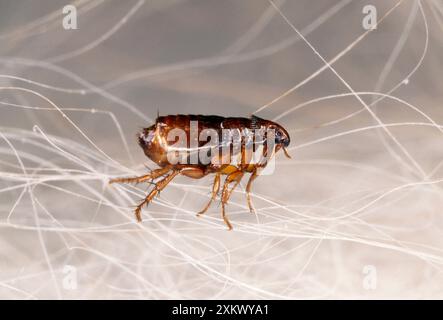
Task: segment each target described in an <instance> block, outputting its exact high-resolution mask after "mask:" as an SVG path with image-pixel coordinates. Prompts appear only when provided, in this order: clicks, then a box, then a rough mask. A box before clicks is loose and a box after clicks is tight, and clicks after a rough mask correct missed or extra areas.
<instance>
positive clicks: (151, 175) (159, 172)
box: [109, 167, 171, 184]
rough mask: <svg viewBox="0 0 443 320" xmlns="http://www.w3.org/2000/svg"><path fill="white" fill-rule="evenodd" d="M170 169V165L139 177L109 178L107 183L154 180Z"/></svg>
mask: <svg viewBox="0 0 443 320" xmlns="http://www.w3.org/2000/svg"><path fill="white" fill-rule="evenodd" d="M169 171H171V167H164V168H160V169H156V170H153V171H152V172H151V173H149V174H145V175H144V176H140V177H128V178H115V179H111V180H109V184H111V183H141V182H144V181H147V180H155V179H157V178H159V177H161V176H163V175H165V174H167V173H168V172H169Z"/></svg>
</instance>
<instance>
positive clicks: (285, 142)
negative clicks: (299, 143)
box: [251, 115, 291, 158]
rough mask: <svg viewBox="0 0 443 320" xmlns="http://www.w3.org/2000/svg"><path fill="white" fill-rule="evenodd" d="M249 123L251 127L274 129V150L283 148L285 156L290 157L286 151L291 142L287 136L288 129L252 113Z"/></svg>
mask: <svg viewBox="0 0 443 320" xmlns="http://www.w3.org/2000/svg"><path fill="white" fill-rule="evenodd" d="M251 125H252V127H253V128H263V127H265V128H267V129H271V130H274V134H275V145H276V150H277V151H278V150H279V149H280V148H281V149H283V152H284V153H285V155H286V157H288V158H291V156H290V155H289V153H288V151H287V150H286V148H287V147H288V146H289V144H290V143H291V138H290V137H289V133H288V131H287V130H286V129H285V128H283V126H281V125H279V124H278V123H275V122H273V121H270V120H265V119H262V118H259V117H257V116H254V115H253V116H252V117H251Z"/></svg>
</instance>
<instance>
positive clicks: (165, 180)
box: [135, 170, 180, 222]
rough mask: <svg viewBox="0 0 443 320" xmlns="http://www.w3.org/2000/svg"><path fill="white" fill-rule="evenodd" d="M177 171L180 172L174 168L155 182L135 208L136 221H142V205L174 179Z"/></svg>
mask: <svg viewBox="0 0 443 320" xmlns="http://www.w3.org/2000/svg"><path fill="white" fill-rule="evenodd" d="M179 173H180V170H175V171H173V172H172V173H170V174H168V175H167V176H166V177H164V178H163V179H162V180H160V181H158V182H157V183H155V187H154V189H153V190H152V191H151V192H150V193H149V194H148V195H147V196H146V198H145V199H144V200H143V201H142V202H141V203H140V204H139V205H138V206H137V208H136V209H135V217H136V218H137V221H138V222H141V221H142V216H141V210H142V208H143V206H145V205H147V204H148V203H149V202H151V201H152V199H154V197H155V196H156V195H157V194H158V193H159V192H160V191H162V190H163V189H164V188H165V187H166V186H167V185H168V184H169V182H171V181H172V179H174V178H175V177H176V176H177V175H178V174H179Z"/></svg>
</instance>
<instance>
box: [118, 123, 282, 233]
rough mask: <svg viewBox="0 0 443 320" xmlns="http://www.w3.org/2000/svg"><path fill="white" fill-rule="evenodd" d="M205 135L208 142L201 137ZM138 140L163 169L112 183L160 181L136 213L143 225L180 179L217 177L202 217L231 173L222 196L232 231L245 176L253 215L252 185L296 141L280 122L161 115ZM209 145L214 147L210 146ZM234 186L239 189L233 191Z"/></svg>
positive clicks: (225, 217) (249, 204) (248, 199)
mask: <svg viewBox="0 0 443 320" xmlns="http://www.w3.org/2000/svg"><path fill="white" fill-rule="evenodd" d="M195 124H196V126H195ZM233 132H234V133H235V132H236V133H239V134H238V135H236V137H237V139H234V138H233V136H235V134H233ZM251 132H260V133H261V134H262V135H254V136H252V135H251V134H250V133H251ZM269 132H272V134H270V133H269ZM227 133H229V134H227ZM202 136H203V139H201V137H202ZM171 137H172V138H171ZM251 137H252V138H251ZM138 138H139V144H140V146H141V147H142V149H143V151H144V153H145V155H146V156H147V157H148V158H150V159H151V160H152V161H153V162H155V163H156V164H157V165H158V166H159V167H160V168H159V169H156V170H153V171H151V172H150V173H149V174H146V175H143V176H140V177H131V178H117V179H112V180H111V181H110V183H114V182H121V183H140V182H154V181H156V182H155V187H154V188H153V190H152V191H151V192H150V193H149V194H148V195H147V196H146V198H145V199H144V200H143V201H142V202H141V203H140V204H139V205H138V206H137V208H136V209H135V215H136V217H137V220H138V221H139V222H140V221H141V220H142V219H141V209H142V207H143V206H144V205H147V204H148V203H149V202H150V201H151V200H152V199H153V198H154V197H155V196H156V195H157V194H158V193H159V192H160V191H161V190H163V189H164V188H165V187H166V186H167V185H168V183H169V182H171V181H172V180H173V179H174V177H176V176H177V175H179V174H181V175H184V176H187V177H190V178H194V179H200V178H202V177H204V176H206V175H208V174H212V173H214V174H215V177H214V182H213V185H212V193H211V198H210V200H209V202H208V203H207V205H206V206H205V207H204V208H203V210H201V211H200V212H199V213H198V215H201V214H203V213H204V212H206V211H207V210H208V208H209V206H210V205H211V202H212V201H213V200H214V199H215V198H216V196H217V194H218V193H219V191H220V186H221V183H220V179H221V175H226V176H227V177H226V179H225V181H224V183H223V187H222V191H221V196H220V198H221V204H222V216H223V220H224V222H225V223H226V225H227V226H228V228H229V229H232V225H231V223H230V222H229V220H228V218H227V216H226V212H225V205H226V204H227V202H228V200H229V197H230V195H231V193H232V192H233V190H234V189H235V188H236V187H237V185H238V184H239V183H240V181H241V179H242V177H243V176H244V174H245V173H250V174H251V175H250V177H249V180H248V183H247V185H246V196H247V201H248V206H249V209H250V211H251V212H253V211H254V209H253V206H252V202H251V196H250V192H251V186H252V182H253V181H254V179H255V178H256V177H257V176H258V175H259V170H262V169H263V168H265V167H266V165H267V164H268V162H269V160H270V159H271V158H272V157H273V155H274V154H275V153H276V152H277V151H279V150H280V149H283V150H284V153H285V155H286V156H287V157H288V158H290V156H289V154H288V153H287V151H286V149H285V148H286V147H287V146H288V145H289V143H290V138H289V134H288V132H287V131H286V130H285V129H284V128H283V127H282V126H280V125H279V124H277V123H275V122H272V121H269V120H265V119H261V118H259V117H256V116H252V117H250V118H232V117H231V118H225V117H220V116H205V115H168V116H161V117H157V120H156V122H155V124H154V125H152V126H150V127H149V128H145V129H143V131H142V132H141V133H140V134H139V136H138ZM180 138H184V139H185V140H186V142H185V144H184V145H181V147H180V146H179V145H178V140H180ZM211 138H212V139H211ZM209 141H211V142H212V143H211V144H209V143H208V142H209ZM214 142H215V143H214ZM236 142H237V143H236ZM208 145H209V146H208ZM258 145H260V146H261V147H262V148H261V149H262V153H261V158H260V159H259V160H258V161H253V159H252V158H253V157H252V152H251V150H252V151H256V150H257V146H258ZM271 145H272V149H271ZM177 146H178V147H177ZM237 146H238V148H236V147H237ZM251 146H252V148H251ZM220 151H221V152H220ZM223 151H225V152H223ZM226 151H228V152H226ZM196 154H198V156H197V155H196ZM202 155H204V156H202ZM207 159H210V161H207ZM192 160H194V161H192ZM234 160H236V161H234ZM231 183H234V185H233V186H232V188H231V189H229V185H230V184H231Z"/></svg>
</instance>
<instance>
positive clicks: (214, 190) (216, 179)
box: [197, 173, 220, 216]
mask: <svg viewBox="0 0 443 320" xmlns="http://www.w3.org/2000/svg"><path fill="white" fill-rule="evenodd" d="M219 190H220V173H216V174H215V177H214V183H213V184H212V194H211V199H209V201H208V204H207V205H206V206H205V207H204V208H203V209H202V210H201V211H200V212H199V213H197V216H200V215H202V214H203V213H205V212H206V211H207V210H208V209H209V206H210V205H211V203H212V201H213V200H214V199H215V197H217V193H218V191H219Z"/></svg>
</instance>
